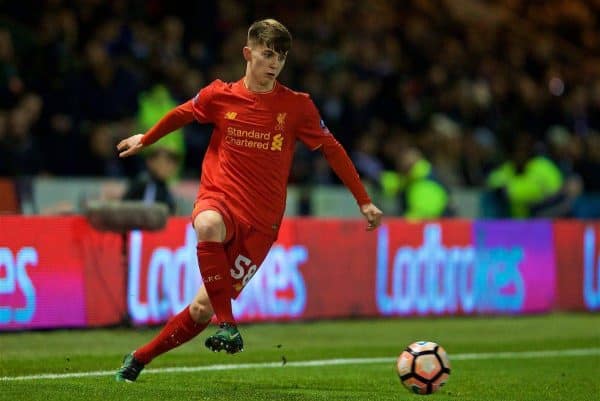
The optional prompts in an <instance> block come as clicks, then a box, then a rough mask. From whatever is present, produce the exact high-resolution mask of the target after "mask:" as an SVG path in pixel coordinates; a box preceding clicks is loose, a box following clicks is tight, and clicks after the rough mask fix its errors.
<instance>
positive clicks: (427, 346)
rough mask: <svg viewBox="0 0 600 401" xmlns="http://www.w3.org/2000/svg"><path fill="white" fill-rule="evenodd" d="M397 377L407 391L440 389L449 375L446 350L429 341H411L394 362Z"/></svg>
mask: <svg viewBox="0 0 600 401" xmlns="http://www.w3.org/2000/svg"><path fill="white" fill-rule="evenodd" d="M396 369H397V371H398V377H400V381H402V384H404V387H406V388H407V389H408V390H409V391H412V392H414V393H416V394H431V393H434V392H436V391H438V390H439V389H440V387H442V386H443V385H444V384H446V381H447V380H448V377H449V376H450V361H449V360H448V355H447V354H446V350H444V348H442V347H441V346H439V345H438V344H436V343H434V342H431V341H417V342H416V343H412V344H411V345H409V346H408V347H406V349H405V350H404V351H403V352H402V353H401V354H400V356H399V357H398V363H397V364H396Z"/></svg>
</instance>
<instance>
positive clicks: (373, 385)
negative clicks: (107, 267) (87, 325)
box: [0, 314, 600, 401]
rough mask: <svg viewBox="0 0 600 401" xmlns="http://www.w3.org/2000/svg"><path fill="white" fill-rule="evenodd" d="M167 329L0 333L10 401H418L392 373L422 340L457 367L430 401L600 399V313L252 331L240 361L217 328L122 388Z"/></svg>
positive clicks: (0, 376) (247, 330) (2, 392)
mask: <svg viewBox="0 0 600 401" xmlns="http://www.w3.org/2000/svg"><path fill="white" fill-rule="evenodd" d="M157 330H158V328H155V329H139V330H135V329H110V330H64V331H50V332H32V333H31V332H29V333H0V400H44V401H54V400H78V401H80V400H85V401H90V400H136V401H138V400H161V401H167V400H177V401H181V400H237V401H246V400H261V401H262V400H377V401H379V400H411V399H412V400H417V399H419V397H421V396H418V395H413V394H411V393H409V392H408V391H407V390H405V389H404V387H402V385H401V384H400V382H399V380H398V378H397V376H396V374H395V370H394V364H395V358H396V356H397V355H398V354H399V353H400V352H401V351H402V349H403V348H404V347H405V346H406V345H408V344H409V343H412V342H414V341H416V340H431V341H435V342H438V343H440V344H442V345H443V346H444V347H445V348H446V350H447V351H448V354H449V356H450V360H451V362H452V374H451V376H450V380H449V381H448V384H447V385H446V387H444V388H443V389H442V390H440V391H439V392H438V393H436V394H434V395H431V396H427V398H428V399H432V400H440V401H441V400H461V401H463V400H464V401H466V400H485V401H493V400H502V401H507V400H535V401H538V400H569V401H577V400H585V401H592V400H600V315H598V314H597V315H593V314H576V315H570V314H553V315H544V316H530V317H499V318H439V319H433V318H427V319H385V320H361V321H329V322H312V323H285V324H284V323H282V324H262V325H246V326H242V327H241V331H242V334H243V336H244V340H245V346H246V350H245V351H244V352H243V353H241V354H238V355H235V356H230V355H225V354H223V353H220V354H213V353H211V352H209V351H208V350H206V349H205V348H204V346H203V341H204V338H206V336H207V334H211V333H212V331H213V330H214V327H211V328H210V330H209V331H207V332H205V333H202V334H201V335H200V336H199V337H198V338H197V339H194V340H192V341H191V342H190V343H188V344H185V345H184V346H182V347H179V348H178V349H176V350H174V351H171V352H170V353H168V354H165V355H163V356H161V357H159V358H158V359H156V360H155V361H154V362H153V363H152V364H151V365H149V366H148V367H147V368H146V370H145V371H144V372H143V373H142V374H141V375H140V378H139V379H138V381H137V382H136V383H116V382H114V379H113V372H114V371H115V370H116V369H117V368H118V367H119V365H120V362H121V358H122V356H123V354H125V353H126V352H129V351H131V350H132V349H134V348H135V347H136V346H138V345H141V344H142V343H144V342H146V341H148V340H149V339H150V338H151V337H152V336H153V335H154V334H155V333H156V331H157ZM453 357H454V358H453ZM307 361H308V362H307ZM49 375H50V376H49Z"/></svg>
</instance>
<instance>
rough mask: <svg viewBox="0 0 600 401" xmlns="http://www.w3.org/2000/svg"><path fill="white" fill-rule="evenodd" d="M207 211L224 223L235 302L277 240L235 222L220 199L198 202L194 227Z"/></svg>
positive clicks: (247, 225) (244, 224)
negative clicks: (219, 216) (218, 216)
mask: <svg viewBox="0 0 600 401" xmlns="http://www.w3.org/2000/svg"><path fill="white" fill-rule="evenodd" d="M205 210H213V211H216V212H218V213H219V214H220V215H221V216H222V217H223V221H224V222H225V229H226V231H227V233H226V235H225V242H224V246H225V253H226V254H227V260H228V261H229V265H230V270H229V271H230V274H231V283H232V288H231V298H233V299H235V298H237V296H238V295H239V294H240V292H241V291H242V289H243V288H244V287H245V286H246V284H247V283H248V281H250V279H251V278H252V276H254V274H255V273H256V271H257V270H258V268H259V267H260V265H261V264H262V262H263V261H264V260H265V258H266V257H267V254H268V253H269V250H270V249H271V245H273V243H274V242H275V239H276V236H275V235H274V234H271V235H267V234H265V233H263V232H260V231H257V230H256V229H254V228H253V227H252V226H251V225H250V224H248V223H246V222H244V221H242V220H240V219H239V218H236V217H235V216H234V215H232V213H231V212H230V211H229V209H228V208H227V206H226V204H225V202H224V200H223V199H221V197H220V196H218V195H217V196H214V197H208V196H207V197H202V198H201V199H197V200H196V202H195V204H194V210H193V212H192V224H193V222H194V220H195V219H196V216H198V214H199V213H200V212H202V211H205Z"/></svg>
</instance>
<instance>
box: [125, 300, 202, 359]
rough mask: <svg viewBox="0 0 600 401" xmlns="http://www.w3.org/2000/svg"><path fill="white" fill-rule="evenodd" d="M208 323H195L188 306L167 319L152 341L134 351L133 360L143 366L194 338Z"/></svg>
mask: <svg viewBox="0 0 600 401" xmlns="http://www.w3.org/2000/svg"><path fill="white" fill-rule="evenodd" d="M209 322H210V321H208V322H206V323H196V322H195V321H194V320H193V319H192V316H191V315H190V308H189V306H187V307H185V308H184V309H183V310H182V311H181V312H179V313H178V314H177V315H175V316H173V317H172V318H171V319H169V321H168V322H167V324H166V325H165V327H163V329H162V330H161V331H160V333H158V335H157V336H156V337H154V338H153V339H152V341H150V342H149V343H148V344H146V345H144V346H142V347H140V348H138V349H137V350H135V352H134V356H135V359H137V360H138V361H140V362H141V363H143V364H146V363H149V362H150V361H151V360H153V359H154V358H156V357H157V356H159V355H161V354H164V353H165V352H167V351H169V350H171V349H173V348H175V347H178V346H180V345H181V344H183V343H185V342H187V341H189V340H191V339H192V338H194V337H196V336H197V335H198V334H200V332H201V331H202V330H204V329H205V328H206V326H208V323H209Z"/></svg>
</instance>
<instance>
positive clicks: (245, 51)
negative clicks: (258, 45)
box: [242, 46, 252, 61]
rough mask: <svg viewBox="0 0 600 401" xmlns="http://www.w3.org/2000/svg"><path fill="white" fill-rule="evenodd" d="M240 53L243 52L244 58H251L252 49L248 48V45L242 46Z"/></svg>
mask: <svg viewBox="0 0 600 401" xmlns="http://www.w3.org/2000/svg"><path fill="white" fill-rule="evenodd" d="M242 53H243V54H244V60H246V61H250V60H252V49H250V48H249V47H248V46H244V48H243V49H242Z"/></svg>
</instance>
